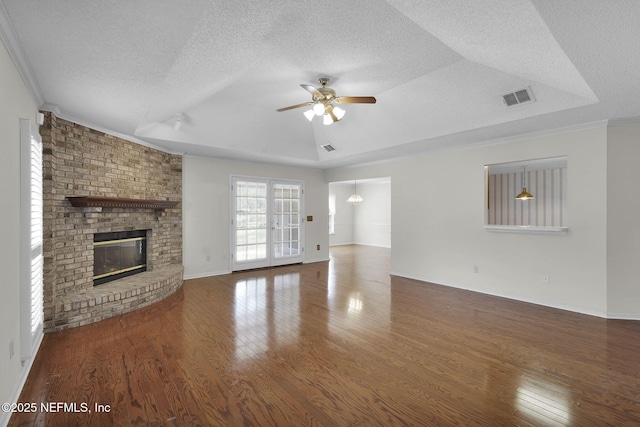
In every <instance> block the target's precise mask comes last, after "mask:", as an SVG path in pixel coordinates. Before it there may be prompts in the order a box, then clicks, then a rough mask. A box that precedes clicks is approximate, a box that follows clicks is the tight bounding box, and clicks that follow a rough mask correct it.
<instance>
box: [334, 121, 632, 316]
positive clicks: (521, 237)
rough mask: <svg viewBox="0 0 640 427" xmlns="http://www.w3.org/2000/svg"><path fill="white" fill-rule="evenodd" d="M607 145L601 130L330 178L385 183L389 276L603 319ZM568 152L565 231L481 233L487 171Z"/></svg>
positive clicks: (415, 159)
mask: <svg viewBox="0 0 640 427" xmlns="http://www.w3.org/2000/svg"><path fill="white" fill-rule="evenodd" d="M606 138H607V130H606V127H604V126H602V127H598V128H593V129H586V130H580V131H573V132H566V133H558V134H555V135H549V136H540V137H535V138H533V137H532V138H528V139H522V140H520V141H516V142H509V143H505V144H496V145H490V146H481V147H478V148H473V149H467V150H463V151H443V152H437V153H430V154H425V155H422V156H415V157H412V158H409V159H403V160H397V161H393V162H388V163H384V164H375V165H369V166H361V167H352V168H343V169H336V170H331V171H327V181H344V180H348V179H356V178H357V179H360V178H362V177H370V176H390V177H391V200H392V202H391V210H392V212H391V228H392V236H391V254H392V273H393V274H396V275H400V276H406V277H413V278H417V279H420V280H425V281H429V282H434V283H439V284H443V285H450V286H456V287H461V288H468V289H471V290H474V291H479V292H484V293H489V294H494V295H501V296H506V297H510V298H514V299H519V300H524V301H531V302H535V303H539V304H544V305H548V306H554V307H559V308H565V309H569V310H574V311H579V312H584V313H588V314H594V315H599V316H606V313H607V286H606V285H607V264H606V231H607V230H606V220H607V194H606V181H607V175H606V171H607V164H606V154H607V145H606V142H607V139H606ZM565 155H566V156H568V189H567V191H568V197H569V212H570V213H571V214H570V216H569V224H568V227H569V231H568V232H567V233H566V234H551V235H548V234H545V235H542V234H524V233H499V232H491V231H487V230H485V229H484V228H483V224H484V212H485V206H484V203H485V200H484V185H485V182H484V181H485V179H484V166H485V165H486V164H494V163H503V162H511V161H518V160H526V159H538V158H545V157H556V156H565ZM447 177H449V178H450V179H447ZM453 178H455V179H453ZM461 194H464V195H465V197H460V195H461ZM469 194H470V195H471V196H470V197H469V196H467V195H469ZM474 266H477V267H478V269H479V272H478V273H475V272H474ZM545 275H548V276H549V278H550V281H549V283H543V280H542V278H543V276H545ZM637 310H640V309H639V308H636V311H637Z"/></svg>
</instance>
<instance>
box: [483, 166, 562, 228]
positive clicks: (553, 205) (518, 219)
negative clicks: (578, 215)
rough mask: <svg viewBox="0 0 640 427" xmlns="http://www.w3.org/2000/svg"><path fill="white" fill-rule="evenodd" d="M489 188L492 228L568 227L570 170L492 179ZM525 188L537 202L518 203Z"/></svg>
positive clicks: (488, 219)
mask: <svg viewBox="0 0 640 427" xmlns="http://www.w3.org/2000/svg"><path fill="white" fill-rule="evenodd" d="M523 178H524V182H523ZM488 185H489V188H488V218H487V222H488V224H495V225H524V226H528V225H530V226H538V227H566V226H567V224H568V212H567V168H566V167H565V168H554V169H544V170H534V171H527V172H526V173H524V174H523V173H520V172H515V173H504V174H497V175H490V176H489V182H488ZM525 186H526V187H527V190H528V191H529V192H530V193H531V194H533V196H534V199H533V200H526V201H523V200H516V199H515V196H516V194H518V193H519V192H520V191H521V190H522V187H525Z"/></svg>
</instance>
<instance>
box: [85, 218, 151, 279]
mask: <svg viewBox="0 0 640 427" xmlns="http://www.w3.org/2000/svg"><path fill="white" fill-rule="evenodd" d="M146 269H147V254H146V231H144V230H141V231H126V232H117V233H100V234H96V235H95V236H94V243H93V284H94V286H95V285H100V284H102V283H106V282H110V281H112V280H116V279H120V278H122V277H126V276H130V275H132V274H137V273H141V272H143V271H146Z"/></svg>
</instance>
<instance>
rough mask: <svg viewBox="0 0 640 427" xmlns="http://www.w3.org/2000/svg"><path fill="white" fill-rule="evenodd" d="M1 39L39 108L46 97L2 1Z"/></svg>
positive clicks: (0, 18) (0, 5)
mask: <svg viewBox="0 0 640 427" xmlns="http://www.w3.org/2000/svg"><path fill="white" fill-rule="evenodd" d="M0 38H1V39H2V42H3V43H4V45H5V47H6V48H7V52H9V56H10V57H11V59H12V60H13V62H14V64H15V65H16V68H17V69H18V73H20V76H21V77H22V80H23V81H24V84H25V86H26V87H27V90H28V91H29V93H30V94H31V96H32V97H33V99H34V101H35V102H36V104H37V105H38V106H40V105H43V104H44V96H42V90H41V89H40V85H39V84H38V80H37V79H36V77H35V75H34V73H33V69H32V68H31V64H29V61H28V60H27V58H26V57H25V56H24V53H23V52H24V50H23V49H22V44H21V43H20V39H19V38H18V35H17V34H16V30H15V28H14V27H13V24H12V23H11V20H10V19H9V14H8V13H7V8H6V7H5V5H4V1H2V0H0Z"/></svg>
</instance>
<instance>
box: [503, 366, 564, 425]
mask: <svg viewBox="0 0 640 427" xmlns="http://www.w3.org/2000/svg"><path fill="white" fill-rule="evenodd" d="M569 398H570V393H569V392H568V391H567V390H566V389H564V388H562V387H560V386H557V385H555V384H551V383H549V382H547V381H543V380H541V379H538V378H533V377H530V376H526V375H524V376H522V377H521V382H520V385H519V386H518V389H517V390H516V401H515V406H516V409H517V410H518V411H520V414H519V415H520V417H521V418H525V419H527V420H528V421H529V422H531V423H533V424H534V425H571V407H570V405H569V402H570V400H569Z"/></svg>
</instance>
